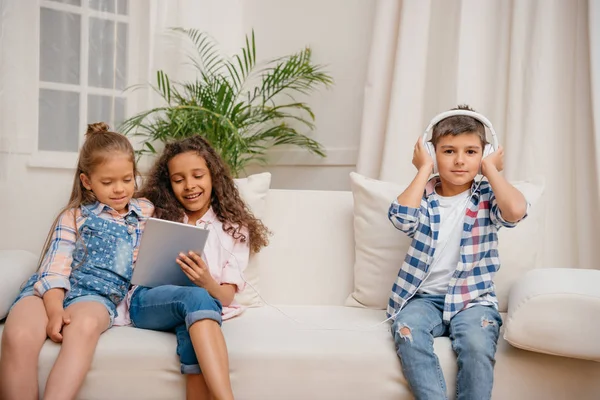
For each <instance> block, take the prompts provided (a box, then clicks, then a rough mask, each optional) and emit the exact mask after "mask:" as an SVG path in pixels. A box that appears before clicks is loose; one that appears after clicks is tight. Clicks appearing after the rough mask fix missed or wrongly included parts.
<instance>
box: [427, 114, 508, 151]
mask: <svg viewBox="0 0 600 400" xmlns="http://www.w3.org/2000/svg"><path fill="white" fill-rule="evenodd" d="M457 115H464V116H465V117H471V118H475V119H476V120H477V121H479V122H481V123H482V124H483V126H484V127H486V128H488V129H489V130H490V134H491V135H492V143H491V144H492V148H493V150H494V151H496V150H498V137H497V136H496V131H495V130H494V127H493V126H492V123H491V122H490V120H488V119H487V118H486V117H484V116H483V115H482V114H479V113H476V112H475V111H469V110H450V111H444V112H443V113H440V114H438V115H436V116H435V117H433V119H432V120H431V122H429V125H428V126H427V129H425V132H424V133H423V144H425V143H426V142H427V136H428V135H430V134H431V132H432V131H433V127H434V126H435V125H436V124H437V123H438V122H440V121H442V120H444V119H446V118H448V117H454V116H457Z"/></svg>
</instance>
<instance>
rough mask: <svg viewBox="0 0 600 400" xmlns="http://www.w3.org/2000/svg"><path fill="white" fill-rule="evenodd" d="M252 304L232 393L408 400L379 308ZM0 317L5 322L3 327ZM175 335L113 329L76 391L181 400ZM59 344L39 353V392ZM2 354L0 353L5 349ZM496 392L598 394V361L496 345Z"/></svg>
mask: <svg viewBox="0 0 600 400" xmlns="http://www.w3.org/2000/svg"><path fill="white" fill-rule="evenodd" d="M280 310H281V311H282V312H284V313H285V314H286V315H287V316H286V315H284V314H282V313H281V312H280V311H278V310H276V309H274V308H271V307H259V308H251V309H249V310H247V311H246V312H245V313H244V314H242V315H241V316H239V317H236V318H234V319H232V320H229V321H226V322H224V324H223V332H224V335H225V340H226V342H227V348H228V351H229V359H230V371H231V381H232V386H233V391H234V395H235V396H236V398H243V399H261V400H262V399H290V400H304V399H312V400H329V399H338V398H340V399H347V400H359V399H361V400H362V399H378V400H379V399H380V400H387V399H389V400H392V399H393V400H396V399H412V398H413V396H412V395H411V393H410V390H409V388H408V385H407V383H406V379H405V378H404V376H403V375H402V372H401V368H400V361H399V359H398V357H397V356H396V352H395V350H394V343H393V340H392V337H391V335H390V333H389V323H385V324H380V325H377V324H378V323H379V322H380V321H382V320H383V318H384V312H383V311H381V310H370V309H360V308H350V307H335V306H299V307H289V306H288V307H280ZM3 327H4V326H3V325H1V324H0V335H1V334H2V329H3ZM175 349H176V338H175V335H174V334H171V333H163V332H153V331H148V330H143V329H137V328H132V327H116V328H112V329H110V330H108V331H107V332H105V333H104V334H102V336H100V340H99V342H98V347H97V348H96V352H95V354H94V359H93V361H92V366H91V370H90V372H89V373H88V375H87V377H86V380H85V383H84V385H83V387H82V389H81V393H80V394H79V396H78V398H81V399H89V400H100V399H131V400H135V399H185V380H184V377H183V376H182V375H181V374H180V373H179V360H178V357H177V355H176V352H175ZM434 349H435V352H436V354H437V356H438V358H439V360H440V365H441V367H442V370H443V372H444V376H445V377H446V383H447V387H448V395H449V398H450V399H453V398H454V393H455V392H456V383H455V382H456V373H457V365H456V358H455V355H454V352H453V351H452V348H451V345H450V341H449V339H448V338H447V337H443V338H437V339H435V341H434ZM59 350H60V346H59V345H57V344H55V343H52V342H51V341H50V340H47V341H46V343H45V345H44V347H43V348H42V351H41V354H40V363H39V378H40V381H39V384H40V390H42V391H43V388H44V386H45V383H46V381H47V379H48V374H49V372H50V368H51V367H52V365H53V363H54V361H55V360H56V356H57V355H58V352H59ZM0 357H1V354H0ZM496 359H497V363H496V368H495V373H494V377H495V378H494V380H495V382H494V383H495V384H494V395H493V398H494V399H552V398H565V399H566V398H569V399H570V398H574V399H590V400H591V399H595V398H596V397H594V394H597V393H598V390H600V380H598V379H597V377H598V376H599V375H598V374H600V363H595V362H592V361H584V360H576V359H570V358H565V357H553V356H549V355H545V354H540V353H532V352H528V351H522V350H519V349H516V348H514V347H512V346H510V345H508V344H507V343H506V342H505V341H504V340H503V339H502V338H500V340H499V343H498V352H497V353H496Z"/></svg>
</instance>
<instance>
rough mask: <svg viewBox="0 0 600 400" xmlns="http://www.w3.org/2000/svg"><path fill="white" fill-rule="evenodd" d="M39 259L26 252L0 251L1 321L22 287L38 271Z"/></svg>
mask: <svg viewBox="0 0 600 400" xmlns="http://www.w3.org/2000/svg"><path fill="white" fill-rule="evenodd" d="M37 263H38V258H37V256H36V255H35V254H33V253H30V252H28V251H24V250H0V276H1V277H2V279H0V320H1V319H4V318H5V317H6V315H7V314H8V309H9V308H10V306H11V305H12V303H13V302H14V301H15V298H16V297H17V295H18V294H19V290H20V288H21V285H22V284H23V283H25V281H26V280H27V279H28V278H29V277H30V276H31V274H33V273H34V272H35V270H36V269H37Z"/></svg>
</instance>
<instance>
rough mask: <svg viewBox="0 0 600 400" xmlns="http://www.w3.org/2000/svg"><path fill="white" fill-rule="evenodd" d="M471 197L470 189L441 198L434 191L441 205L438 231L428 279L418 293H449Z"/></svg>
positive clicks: (458, 257)
mask: <svg viewBox="0 0 600 400" xmlns="http://www.w3.org/2000/svg"><path fill="white" fill-rule="evenodd" d="M470 195H471V190H470V189H469V190H465V191H464V192H462V193H459V194H457V195H455V196H451V197H444V196H441V195H439V194H438V193H437V191H436V193H435V194H434V196H436V197H437V200H438V201H439V204H440V207H439V210H440V231H439V233H438V240H437V243H436V246H435V251H434V253H433V259H432V261H431V266H430V267H429V275H428V276H427V278H425V281H424V282H423V283H422V284H421V287H420V288H419V292H421V293H429V294H446V292H447V291H448V284H449V283H450V279H451V278H452V274H454V271H455V270H456V266H457V265H458V261H459V259H460V240H461V238H462V233H463V224H464V220H465V213H466V210H465V205H466V203H467V199H468V198H469V196H470Z"/></svg>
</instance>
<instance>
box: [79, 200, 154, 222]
mask: <svg viewBox="0 0 600 400" xmlns="http://www.w3.org/2000/svg"><path fill="white" fill-rule="evenodd" d="M88 209H89V210H90V211H91V212H93V213H94V214H96V215H100V213H102V212H104V211H105V212H107V213H109V214H113V215H120V214H119V213H117V212H116V211H115V210H114V209H113V208H112V207H110V206H108V205H106V204H104V203H101V202H99V201H96V202H95V203H92V204H90V205H89V206H88ZM127 210H128V211H127V214H125V215H124V216H123V217H128V216H130V215H135V216H136V217H137V218H138V219H141V218H143V216H144V214H143V213H142V208H141V207H140V203H139V202H138V201H137V199H131V200H129V206H128V207H127Z"/></svg>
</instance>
